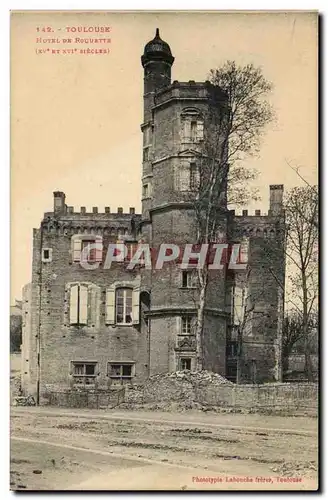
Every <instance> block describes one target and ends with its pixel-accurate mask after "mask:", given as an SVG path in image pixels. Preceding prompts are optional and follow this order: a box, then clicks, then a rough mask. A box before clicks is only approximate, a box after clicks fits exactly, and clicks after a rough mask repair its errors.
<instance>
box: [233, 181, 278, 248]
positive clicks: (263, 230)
mask: <svg viewBox="0 0 328 500" xmlns="http://www.w3.org/2000/svg"><path fill="white" fill-rule="evenodd" d="M229 213H230V220H231V224H232V228H233V230H232V234H233V236H234V237H245V236H246V237H256V238H264V239H265V238H272V239H279V238H280V237H281V236H282V235H283V232H284V225H285V216H284V210H283V185H282V184H279V185H276V184H275V185H271V186H270V208H269V210H268V213H262V212H261V210H259V209H256V210H255V211H254V212H253V213H249V211H248V210H246V209H244V210H241V211H238V212H237V211H236V210H230V212H229Z"/></svg>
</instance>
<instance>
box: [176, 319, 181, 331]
mask: <svg viewBox="0 0 328 500" xmlns="http://www.w3.org/2000/svg"><path fill="white" fill-rule="evenodd" d="M176 333H177V334H180V333H182V320H181V316H176Z"/></svg>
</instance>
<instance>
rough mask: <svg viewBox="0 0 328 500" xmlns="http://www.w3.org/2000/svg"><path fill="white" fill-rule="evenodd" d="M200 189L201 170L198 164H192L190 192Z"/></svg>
mask: <svg viewBox="0 0 328 500" xmlns="http://www.w3.org/2000/svg"><path fill="white" fill-rule="evenodd" d="M198 189H199V169H198V167H197V165H196V163H190V191H197V190H198Z"/></svg>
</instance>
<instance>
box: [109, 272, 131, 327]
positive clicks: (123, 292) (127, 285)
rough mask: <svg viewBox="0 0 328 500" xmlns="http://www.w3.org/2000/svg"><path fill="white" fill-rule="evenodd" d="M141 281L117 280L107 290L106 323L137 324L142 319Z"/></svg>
mask: <svg viewBox="0 0 328 500" xmlns="http://www.w3.org/2000/svg"><path fill="white" fill-rule="evenodd" d="M139 285H140V283H139V282H138V283H134V282H133V281H123V282H117V283H114V284H113V285H111V286H110V287H109V288H107V290H106V320H105V321H106V325H115V324H118V325H137V324H138V323H139V321H140V288H139Z"/></svg>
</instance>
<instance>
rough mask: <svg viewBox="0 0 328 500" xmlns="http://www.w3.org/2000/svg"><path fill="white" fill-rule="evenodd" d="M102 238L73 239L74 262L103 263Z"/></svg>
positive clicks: (77, 237) (85, 237) (79, 237)
mask: <svg viewBox="0 0 328 500" xmlns="http://www.w3.org/2000/svg"><path fill="white" fill-rule="evenodd" d="M102 251H103V244H102V237H101V236H94V237H92V236H81V235H74V236H73V237H72V254H73V262H81V259H83V261H84V262H90V263H91V262H102Z"/></svg>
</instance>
